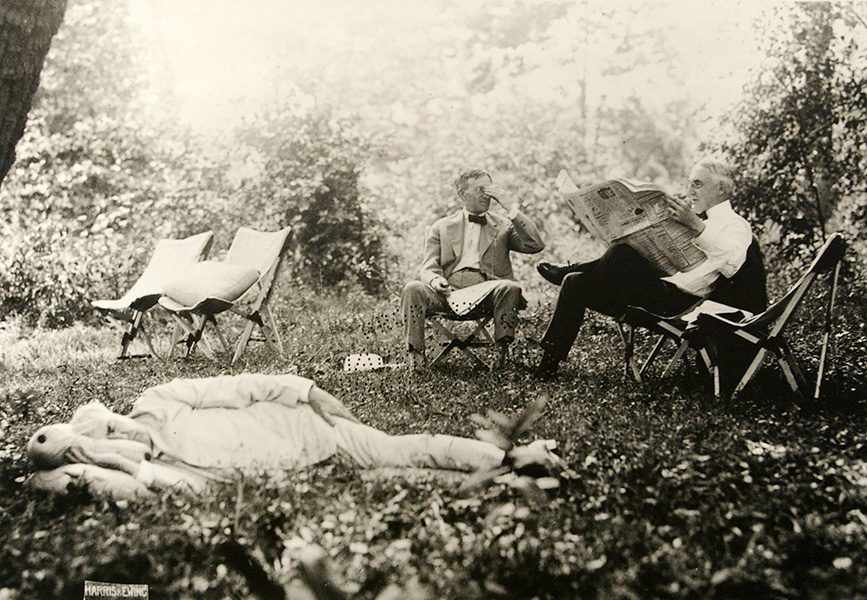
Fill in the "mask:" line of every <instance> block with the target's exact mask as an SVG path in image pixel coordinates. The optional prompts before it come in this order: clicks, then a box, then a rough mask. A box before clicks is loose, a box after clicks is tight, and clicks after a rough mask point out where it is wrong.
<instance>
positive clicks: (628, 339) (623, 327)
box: [617, 321, 641, 383]
mask: <svg viewBox="0 0 867 600" xmlns="http://www.w3.org/2000/svg"><path fill="white" fill-rule="evenodd" d="M617 328H618V331H619V332H620V339H621V340H623V346H624V359H625V363H626V364H625V370H626V371H625V376H626V377H629V376H630V375H631V376H632V378H633V379H635V381H637V382H639V383H641V371H640V370H639V368H638V364H636V362H635V328H634V327H633V326H632V325H630V324H629V323H624V322H622V321H617Z"/></svg>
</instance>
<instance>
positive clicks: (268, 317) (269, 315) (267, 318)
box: [263, 304, 283, 356]
mask: <svg viewBox="0 0 867 600" xmlns="http://www.w3.org/2000/svg"><path fill="white" fill-rule="evenodd" d="M263 308H264V309H265V315H264V317H263V321H264V322H265V325H266V326H267V327H269V328H270V329H271V332H272V334H273V336H274V342H275V345H276V346H277V354H279V355H280V356H283V338H281V337H280V330H279V329H277V319H275V318H274V313H273V312H271V307H270V306H269V305H268V304H265V305H264V306H263Z"/></svg>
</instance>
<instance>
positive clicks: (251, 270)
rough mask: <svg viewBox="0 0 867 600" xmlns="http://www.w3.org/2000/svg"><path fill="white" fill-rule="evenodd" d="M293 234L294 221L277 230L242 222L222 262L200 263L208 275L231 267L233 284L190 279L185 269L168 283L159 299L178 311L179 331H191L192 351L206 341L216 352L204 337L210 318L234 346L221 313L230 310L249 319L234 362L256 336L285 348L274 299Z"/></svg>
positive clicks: (220, 335) (274, 347)
mask: <svg viewBox="0 0 867 600" xmlns="http://www.w3.org/2000/svg"><path fill="white" fill-rule="evenodd" d="M291 236H292V228H291V227H286V228H284V229H281V230H280V231H274V232H267V231H256V230H254V229H250V228H247V227H241V228H240V229H239V230H238V232H237V233H236V234H235V238H234V239H233V240H232V244H231V246H230V247H229V250H228V252H227V253H226V256H225V258H224V259H223V260H222V262H220V263H212V264H207V263H201V266H198V265H197V267H198V268H199V269H201V270H202V271H203V272H204V274H205V276H206V277H207V276H208V275H209V273H208V271H209V270H210V271H215V269H216V270H219V267H220V266H221V265H222V266H223V267H227V268H224V269H222V271H224V272H229V273H230V274H231V276H232V277H233V279H232V281H231V285H230V286H229V287H228V288H227V287H225V286H222V289H220V288H221V286H220V285H217V283H218V282H216V281H211V282H209V281H207V280H205V281H198V282H196V281H195V279H196V277H195V276H194V277H193V278H192V281H191V280H185V278H186V277H187V276H186V275H184V274H182V276H181V278H180V279H179V280H177V281H175V282H173V283H172V284H171V285H169V286H166V295H165V296H163V297H162V298H160V300H159V303H160V306H162V307H163V308H165V309H166V310H168V311H169V313H170V314H171V315H172V318H173V319H174V321H175V324H176V325H177V327H176V331H178V330H183V331H184V332H186V333H187V338H186V340H185V344H186V346H187V356H189V355H190V353H191V352H192V349H193V348H194V347H195V346H196V345H197V344H198V342H199V341H204V345H205V349H206V354H208V353H212V352H213V350H212V349H211V348H210V344H209V343H208V341H207V339H206V338H203V337H202V335H203V333H204V329H205V327H206V325H207V324H208V323H211V324H212V325H213V327H214V330H215V331H216V333H217V336H218V338H219V340H220V342H221V344H222V345H223V348H224V349H226V350H229V349H230V348H229V344H228V342H227V341H226V338H225V337H224V336H223V333H222V331H221V330H220V328H219V326H218V325H217V320H216V315H218V314H220V313H222V312H225V311H230V312H233V313H235V314H238V315H240V316H242V317H243V318H245V319H246V320H247V323H246V325H245V327H244V330H243V332H242V333H241V337H240V338H239V339H238V342H237V344H236V346H235V352H234V355H233V356H232V362H233V363H234V362H236V361H237V360H238V359H239V358H240V356H241V354H242V353H243V352H244V349H245V348H246V347H247V343H248V342H249V341H251V339H252V341H264V342H265V343H266V344H267V345H268V346H269V347H271V349H272V350H274V351H275V352H276V353H277V354H278V355H282V354H283V342H282V340H281V339H280V332H279V331H278V329H277V325H276V322H275V320H274V315H273V313H272V312H271V308H270V306H269V304H268V300H269V299H270V297H271V293H272V291H273V288H274V280H275V278H276V276H277V272H278V270H279V268H280V264H281V261H282V257H283V254H284V253H285V251H286V249H287V248H288V246H289V241H290V239H291ZM248 301H249V302H250V304H249V305H247V302H248ZM255 325H258V326H259V328H260V329H261V330H262V334H263V337H262V338H251V336H252V333H253V327H254V326H255ZM177 342H178V340H177V336H176V334H173V335H172V346H174V345H175V344H176V343H177Z"/></svg>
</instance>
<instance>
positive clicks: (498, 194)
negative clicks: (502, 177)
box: [482, 183, 517, 213]
mask: <svg viewBox="0 0 867 600" xmlns="http://www.w3.org/2000/svg"><path fill="white" fill-rule="evenodd" d="M482 191H483V192H485V193H486V194H487V195H488V196H490V197H491V198H492V199H493V200H494V202H496V203H497V204H499V205H500V206H501V207H503V210H505V211H506V212H507V213H508V212H511V211H512V209H513V208H514V207H515V206H517V202H516V201H515V199H514V198H513V197H512V195H511V194H510V193H509V192H507V191H506V190H505V188H503V186H501V185H499V184H497V183H492V184H491V185H486V186H485V187H483V188H482Z"/></svg>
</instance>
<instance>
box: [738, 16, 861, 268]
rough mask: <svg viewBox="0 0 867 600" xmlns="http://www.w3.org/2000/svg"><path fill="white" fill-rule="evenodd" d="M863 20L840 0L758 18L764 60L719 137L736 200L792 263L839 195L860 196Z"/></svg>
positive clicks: (817, 236) (817, 233)
mask: <svg viewBox="0 0 867 600" xmlns="http://www.w3.org/2000/svg"><path fill="white" fill-rule="evenodd" d="M859 26H860V25H859V24H858V21H857V15H855V14H854V13H853V10H852V7H851V5H849V4H845V3H818V2H813V3H799V4H793V5H791V6H786V7H783V8H779V9H778V10H777V11H775V13H774V16H773V22H772V23H770V24H769V25H768V26H766V27H765V28H764V31H767V32H769V33H767V34H766V37H765V40H764V46H765V52H766V55H767V57H768V59H767V63H766V65H765V68H764V69H763V70H762V71H761V72H760V73H759V74H758V76H757V77H756V79H755V80H754V81H753V82H752V84H751V85H750V86H749V87H748V88H747V94H748V96H747V100H746V101H745V102H744V103H743V105H742V106H740V107H739V110H737V111H734V112H733V116H732V119H731V121H732V124H733V125H734V128H735V130H736V132H737V135H736V137H735V138H734V139H733V140H730V141H729V142H728V143H726V144H723V149H724V150H726V151H727V152H728V153H729V154H730V155H731V156H732V157H733V162H734V163H735V165H736V167H737V169H736V170H737V172H738V174H739V176H740V181H739V182H738V190H739V191H738V200H739V201H740V203H741V205H742V206H746V207H748V208H749V210H750V211H751V213H752V221H753V222H754V223H756V224H759V225H761V224H764V228H765V229H766V230H771V231H770V235H769V236H768V239H769V240H770V241H773V242H774V243H775V244H776V245H777V246H778V248H779V251H780V253H781V258H782V259H784V260H783V261H782V262H783V264H787V263H788V264H793V266H795V268H799V267H800V265H801V264H802V262H803V253H804V252H805V251H806V252H807V253H810V252H812V250H811V249H812V248H813V247H815V246H816V244H817V243H818V240H821V238H823V237H824V235H823V234H824V232H825V231H826V226H827V223H828V221H829V219H830V218H831V217H832V216H833V215H834V211H835V209H836V208H837V207H838V205H839V204H840V202H841V199H843V198H852V197H854V198H863V196H864V192H865V184H867V179H865V175H864V174H865V172H867V169H865V167H867V152H865V148H867V129H865V128H864V122H865V118H867V93H865V92H864V90H865V81H867V71H865V70H864V61H863V50H861V49H860V48H859V47H858V44H857V41H856V37H855V33H854V28H855V27H859ZM861 203H863V200H862V201H861ZM857 204H859V203H858V202H856V209H857ZM860 210H863V208H861V209H860ZM856 212H857V210H856ZM860 228H863V226H861V227H860Z"/></svg>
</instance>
